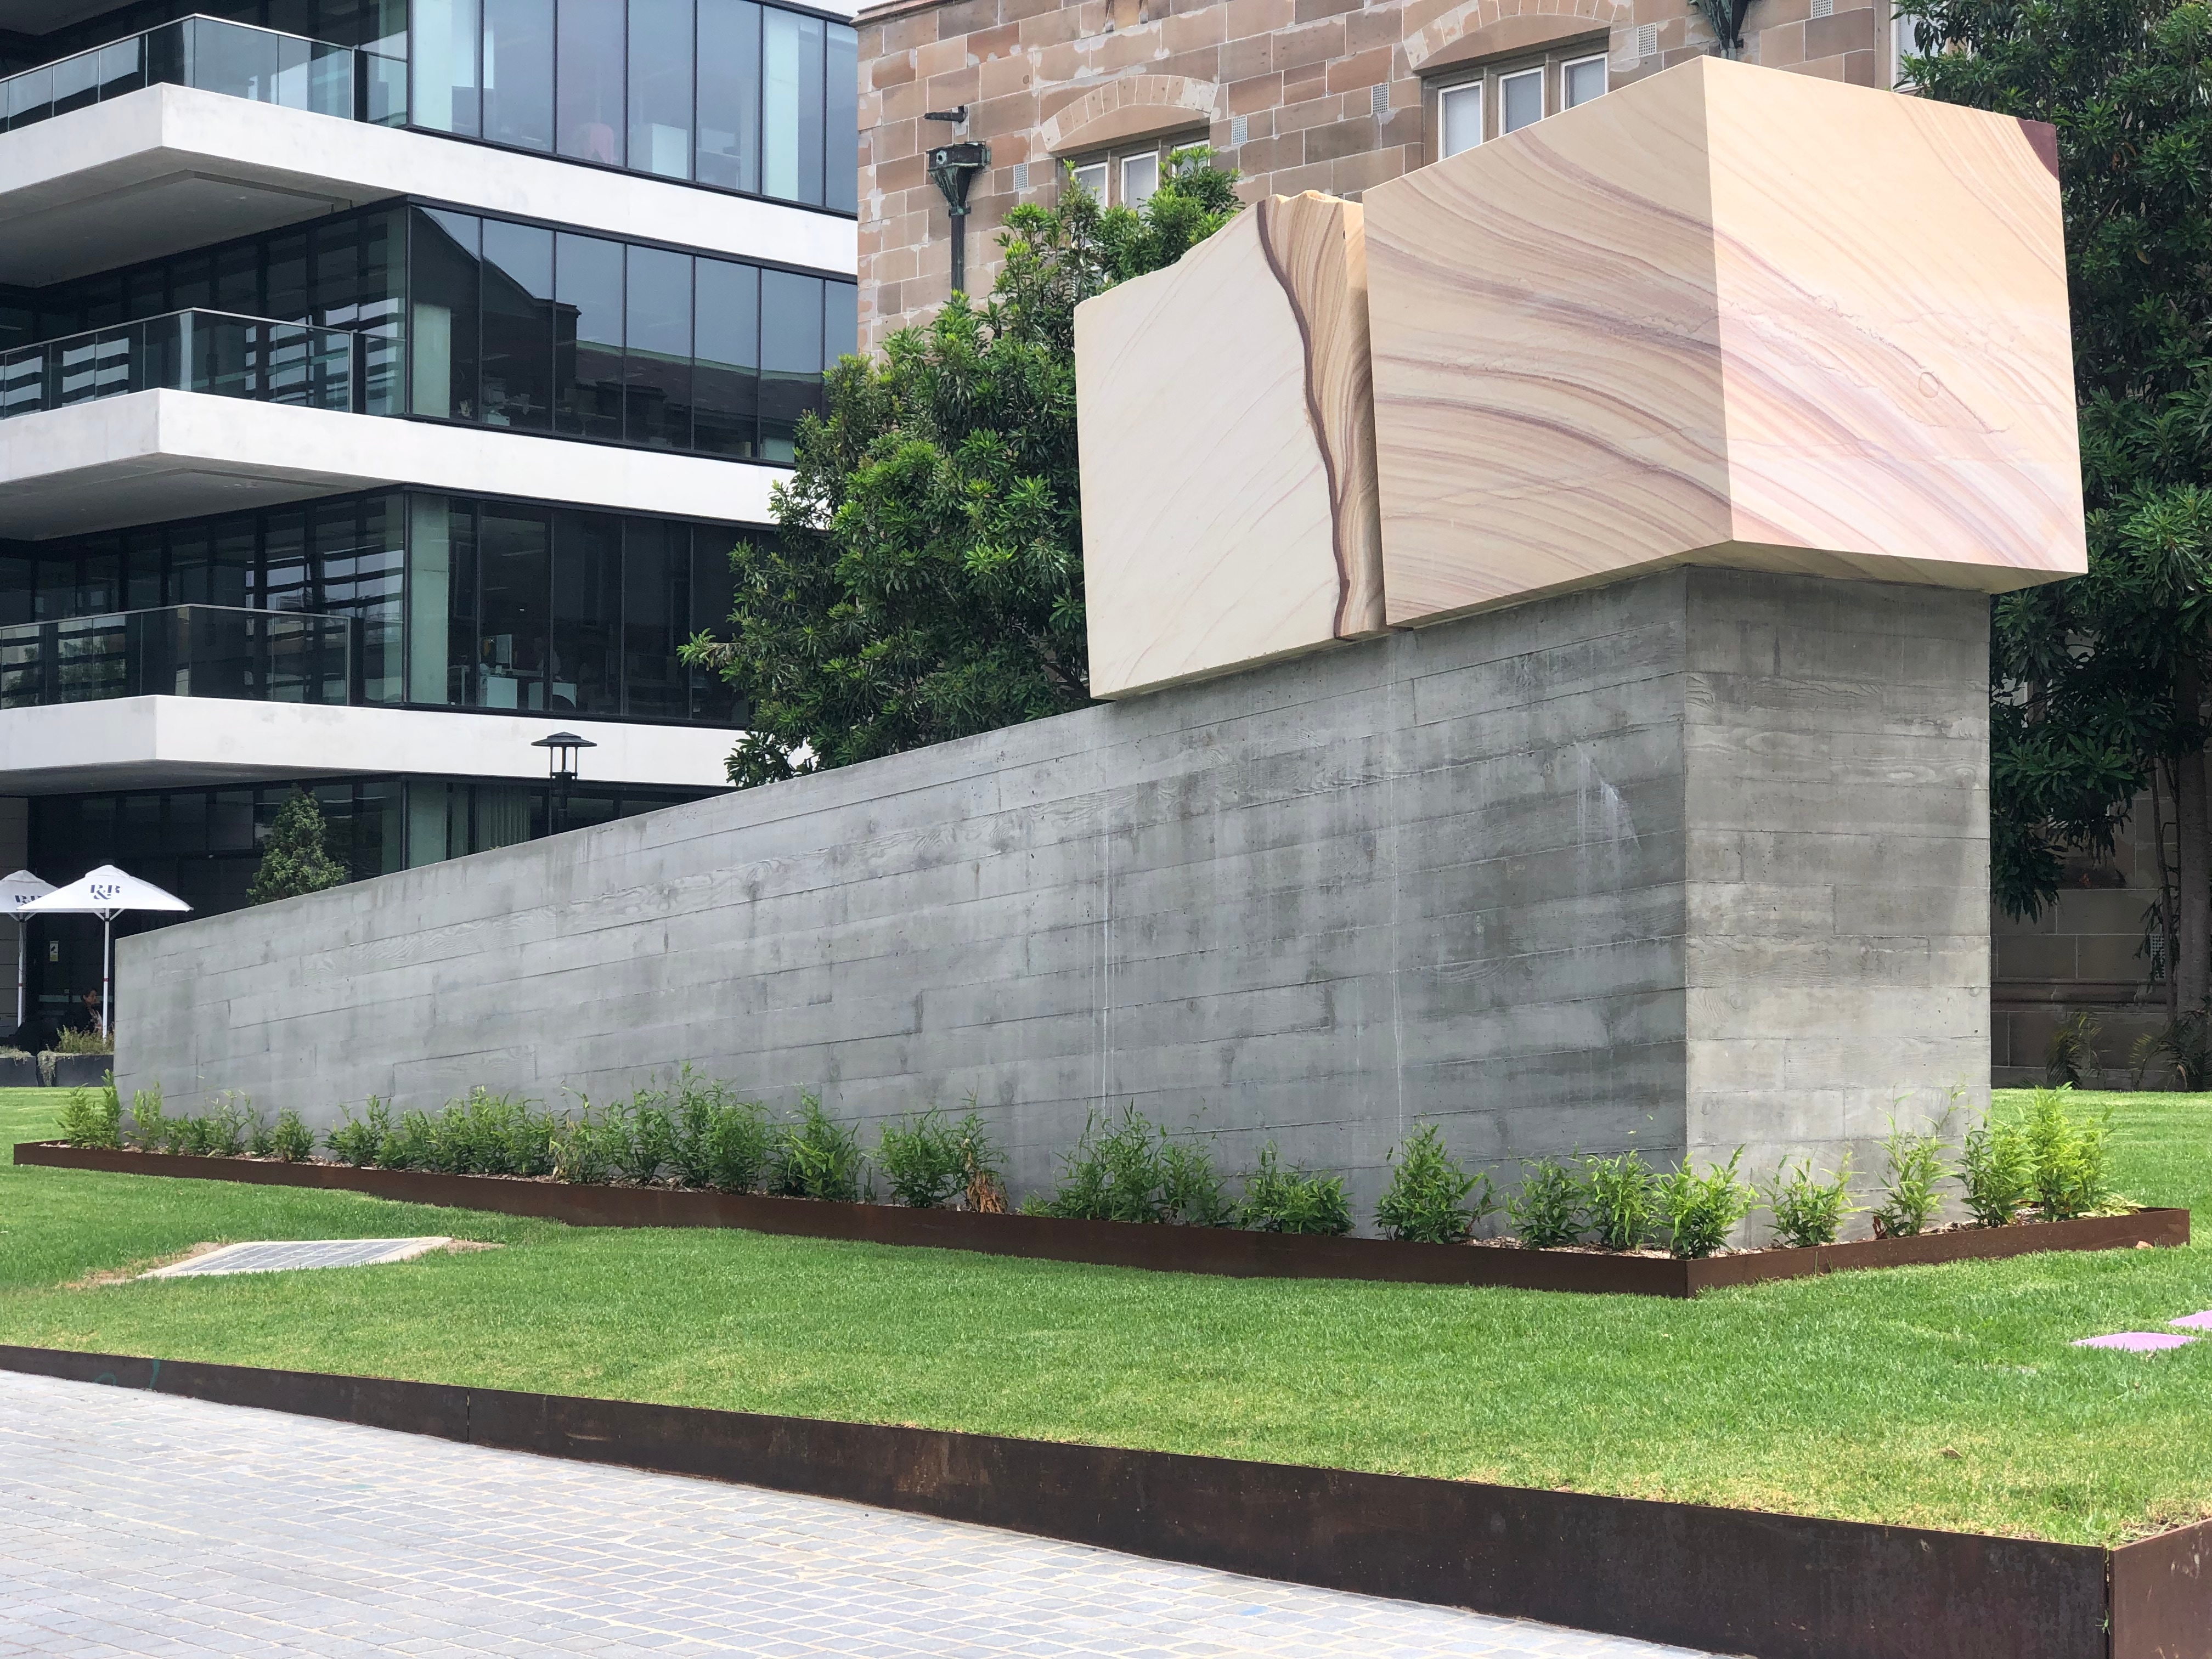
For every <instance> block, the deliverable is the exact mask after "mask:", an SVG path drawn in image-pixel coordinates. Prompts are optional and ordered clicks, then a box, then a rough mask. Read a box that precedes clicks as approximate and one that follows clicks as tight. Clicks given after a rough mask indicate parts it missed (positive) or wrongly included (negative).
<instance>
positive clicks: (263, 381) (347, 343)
mask: <svg viewBox="0 0 2212 1659" xmlns="http://www.w3.org/2000/svg"><path fill="white" fill-rule="evenodd" d="M362 358H363V351H362V337H361V336H360V335H358V334H356V333H354V332H352V331H350V330H347V329H343V328H319V327H317V326H316V325H313V324H312V323H279V322H272V321H270V319H267V318H265V317H235V316H233V315H231V314H230V313H228V312H221V311H201V310H192V311H173V312H170V313H167V314H166V315H164V316H160V317H149V318H147V319H144V320H143V321H141V322H136V323H118V324H117V325H115V326H114V327H112V328H95V329H88V330H86V331H84V332H83V333H82V334H69V335H64V336H63V337H61V338H60V339H58V340H46V341H43V342H41V343H39V344H37V345H27V346H18V347H16V348H15V349H14V350H13V351H5V352H0V421H4V420H6V419H8V418H9V416H15V415H30V414H35V413H37V412H38V411H39V410H47V409H65V408H67V407H68V406H69V405H70V404H82V403H89V402H91V401H92V400H93V399H94V398H118V397H121V396H122V395H123V394H124V393H125V392H150V391H153V390H155V389H157V388H166V389H167V390H170V391H173V392H208V393H210V394H211V395H213V396H215V397H218V398H250V399H251V400H252V401H253V402H255V403H264V404H297V405H299V406H301V407H302V408H306V409H336V410H358V409H359V408H360V407H361V403H360V395H361V388H362V368H363V362H362Z"/></svg>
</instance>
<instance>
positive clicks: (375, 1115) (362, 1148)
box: [325, 1095, 392, 1170]
mask: <svg viewBox="0 0 2212 1659" xmlns="http://www.w3.org/2000/svg"><path fill="white" fill-rule="evenodd" d="M391 1137H392V1109H391V1108H390V1107H388V1106H386V1104H385V1103H384V1102H383V1101H382V1100H381V1099H380V1098H379V1097H377V1096H375V1095H371V1096H370V1097H368V1104H367V1105H366V1106H365V1107H364V1108H363V1109H362V1115H361V1116H359V1117H356V1116H355V1115H353V1108H352V1107H350V1106H341V1107H340V1108H339V1109H338V1124H337V1127H336V1128H334V1129H332V1130H331V1132H330V1133H329V1134H328V1135H327V1136H325V1145H327V1146H329V1147H330V1149H331V1157H333V1158H336V1159H337V1161H338V1162H339V1163H341V1164H352V1165H353V1166H354V1167H355V1168H356V1169H362V1170H373V1169H376V1168H378V1167H380V1165H382V1164H383V1163H384V1143H385V1142H386V1140H388V1139H391Z"/></svg>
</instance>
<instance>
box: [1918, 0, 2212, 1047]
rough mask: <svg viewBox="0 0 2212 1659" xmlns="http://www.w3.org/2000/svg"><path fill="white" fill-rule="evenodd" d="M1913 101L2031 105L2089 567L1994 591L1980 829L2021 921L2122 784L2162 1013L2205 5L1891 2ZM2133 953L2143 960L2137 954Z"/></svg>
mask: <svg viewBox="0 0 2212 1659" xmlns="http://www.w3.org/2000/svg"><path fill="white" fill-rule="evenodd" d="M1900 9H1901V10H1903V11H1905V12H1906V13H1908V14H1910V15H1913V16H1915V17H1917V18H1918V19H1919V20H1920V22H1919V25H1918V31H1917V33H1918V44H1919V46H1920V48H1921V52H1922V55H1921V56H1918V57H1916V58H1911V59H1910V60H1909V61H1908V63H1907V65H1906V70H1907V76H1908V78H1909V79H1911V81H1912V82H1915V83H1916V84H1917V86H1918V87H1919V88H1920V89H1921V91H1922V92H1923V94H1925V95H1927V96H1929V97H1935V98H1941V99H1943V100H1947V101H1948V102H1952V103H1957V104H1966V105H1972V106H1975V107H1977V108H1980V109H1987V110H1994V111H1997V112H2002V113H2004V114H2008V115H2018V116H2026V117H2029V118H2033V119H2036V120H2041V121H2048V122H2050V123H2051V125H2053V126H2054V127H2055V128H2056V129H2057V135H2058V173H2059V183H2060V189H2061V195H2062V199H2063V207H2064V214H2065V222H2066V264H2067V279H2068V283H2069V289H2070V290H2071V295H2072V305H2073V325H2074V355H2075V381H2076V393H2077V399H2078V402H2079V404H2080V410H2081V475H2082V477H2081V481H2082V489H2083V492H2084V497H2085V501H2086V504H2087V508H2088V530H2089V572H2088V574H2087V575H2086V576H2083V577H2081V578H2079V579H2077V580H2072V581H2068V582H2061V583H2057V584H2054V585H2052V586H2046V587H2037V588H2030V589H2027V591H2025V592H2020V593H2015V594H2011V595H2008V596H2006V597H2005V598H2002V599H1999V600H1998V601H1997V602H1996V607H1995V611H1994V616H1993V622H1994V627H1993V629H1992V636H1991V656H1990V678H1991V690H1992V696H1993V705H1992V708H1991V715H1992V722H1991V753H1990V786H1991V796H1992V802H1991V814H1990V818H1991V822H1990V840H1991V857H1992V866H1993V876H1994V885H1995V888H1996V896H1997V897H1998V899H1999V900H2000V901H2001V902H2003V903H2004V905H2005V906H2006V907H2007V908H2008V909H2009V910H2011V911H2012V912H2013V913H2014V914H2015V915H2035V914H2037V913H2038V912H2039V911H2040V909H2041V908H2042V907H2043V906H2044V905H2045V904H2046V903H2048V902H2050V901H2051V899H2052V898H2053V897H2054V896H2056V894H2057V890H2058V885H2059V880H2060V877H2061V872H2062V869H2063V855H2064V854H2066V853H2068V852H2069V851H2087V852H2093V853H2098V854H2106V853H2109V852H2110V851H2111V849H2112V842H2113V836H2114V833H2115V831H2116V830H2117V829H2118V828H2119V827H2120V826H2121V825H2122V824H2124V823H2125V822H2126V821H2127V818H2128V816H2129V813H2130V811H2131V810H2132V805H2133V803H2134V802H2135V801H2136V799H2138V798H2139V797H2140V796H2141V795H2142V794H2143V793H2145V792H2146V791H2148V793H2149V795H2150V798H2151V799H2150V808H2151V811H2152V813H2153V815H2154V821H2155V827H2156V828H2157V829H2158V831H2159V833H2158V834H2157V835H2156V836H2154V838H2153V839H2154V842H2155V843H2156V844H2157V845H2158V846H2160V848H2161V849H2163V848H2164V847H2165V846H2166V841H2167V830H2168V827H2169V825H2170V826H2171V830H2172V845H2173V848H2174V854H2173V857H2172V861H2171V863H2169V862H2168V860H2167V858H2166V854H2165V853H2164V851H2163V850H2161V852H2160V889H2161V896H2160V902H2159V903H2158V905H2157V908H2156V913H2155V914H2154V915H2153V916H2152V917H2151V918H2149V919H2148V921H2149V926H2148V929H2147V931H2148V933H2150V934H2151V935H2152V937H2153V939H2154V941H2155V943H2156V945H2157V946H2158V949H2159V952H2160V954H2161V955H2163V956H2164V957H2165V958H2166V962H2167V963H2171V967H2172V971H2171V972H2170V973H2169V974H2168V975H2167V986H2168V992H2167V994H2168V997H2169V999H2170V1000H2171V1001H2172V1005H2173V1006H2175V1008H2176V1009H2177V1010H2178V1011H2182V1012H2188V1011H2194V1010H2197V1009H2200V1008H2202V1007H2203V1006H2205V1003H2206V1001H2207V998H2208V993H2212V806H2208V801H2207V793H2206V790H2207V778H2206V764H2205V744H2206V738H2207V734H2208V730H2212V720H2208V711H2207V708H2206V702H2205V698H2206V690H2207V685H2208V679H2212V635H2208V631H2207V627H2206V624H2207V622H2208V621H2212V446H2208V444H2207V438H2208V436H2212V346H2209V345H2208V335H2209V334H2212V212H2208V168H2212V9H2208V8H2207V7H2206V6H2205V5H2203V4H2183V5H2177V4H2174V3H2172V0H2027V3H2021V0H1909V3H1906V4H1905V5H1903V6H1901V7H1900ZM2154 965H2155V963H2154Z"/></svg>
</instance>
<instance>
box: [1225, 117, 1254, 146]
mask: <svg viewBox="0 0 2212 1659" xmlns="http://www.w3.org/2000/svg"><path fill="white" fill-rule="evenodd" d="M1251 131H1252V123H1251V122H1250V120H1249V119H1248V118H1245V117H1244V116H1242V115H1232V116H1231V117H1230V118H1229V147H1230V148H1231V149H1236V148H1237V145H1239V144H1241V143H1243V142H1244V140H1245V139H1246V138H1247V137H1249V136H1250V135H1251Z"/></svg>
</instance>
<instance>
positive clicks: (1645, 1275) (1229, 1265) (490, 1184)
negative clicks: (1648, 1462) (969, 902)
mask: <svg viewBox="0 0 2212 1659" xmlns="http://www.w3.org/2000/svg"><path fill="white" fill-rule="evenodd" d="M15 1162H16V1163H18V1164H38V1165H45V1166H48V1167H52V1168H58V1169H74V1170H106V1171H109V1172H112V1173H116V1174H123V1175H150V1176H179V1177H184V1178H187V1179H191V1180H200V1181H234V1182H247V1183H249V1184H253V1185H260V1186H284V1187H312V1188H325V1189H332V1190H340V1191H347V1192H358V1193H367V1194H372V1195H374V1196H375V1197H378V1198H386V1199H391V1200H395V1201H398V1202H402V1203H412V1204H428V1205H435V1206H442V1207H447V1208H453V1209H464V1210H489V1211H493V1212H497V1213H500V1214H505V1215H522V1216H532V1217H537V1218H541V1219H544V1220H550V1221H563V1222H567V1223H568V1224H570V1225H574V1226H582V1227H734V1228H742V1229H744V1230H745V1231H751V1232H763V1233H777V1234H783V1235H787V1236H795V1237H810V1238H834V1239H842V1240H847V1241H854V1242H861V1243H876V1244H898V1245H909V1246H922V1247H927V1248H933V1249H948V1250H971V1251H976V1252H980V1253H981V1254H984V1255H1007V1256H1023V1257H1028V1258H1030V1259H1033V1260H1041V1261H1078V1262H1087V1263H1090V1264H1091V1265H1094V1266H1100V1267H1142V1268H1148V1269H1151V1270H1153V1271H1156V1272H1166V1273H1209V1274H1218V1275H1223V1276H1226V1277H1230V1278H1239V1279H1366V1280H1372V1281H1380V1282H1384V1283H1395V1284H1410V1285H1496V1286H1502V1287H1505V1288H1509V1289H1518V1290H1532V1291H1586V1292H1596V1293H1609V1294H1613V1295H1625V1296H1659V1297H1691V1296H1695V1295H1697V1294H1699V1292H1700V1291H1710V1290H1718V1289H1721V1288H1723V1287H1725V1286H1728V1285H1755V1284H1761V1283H1765V1282H1766V1281H1769V1280H1772V1279H1802V1278H1807V1277H1809V1276H1811V1275H1814V1274H1816V1273H1843V1272H1849V1271H1854V1270H1856V1269H1858V1268H1862V1267H1911V1266H1917V1265H1928V1264H1933V1263H1941V1262H1946V1261H1982V1260H1991V1259H1996V1258H2002V1257H2007V1256H2015V1255H2027V1254H2029V1253H2031V1252H2033V1251H2037V1250H2053V1249H2064V1250H2103V1249H2128V1248H2130V1247H2131V1246H2133V1245H2135V1244H2136V1243H2149V1244H2160V1245H2165V1244H2186V1243H2188V1242H2189V1212H2188V1211H2186V1210H2139V1211H2137V1212H2135V1213H2134V1214H2132V1215H2125V1216H2105V1217H2096V1218H2091V1219H2088V1220H2084V1221H2060V1222H2051V1223H2033V1224H2025V1225H2019V1226H2015V1227H1990V1228H1977V1229H1974V1230H1972V1231H1964V1232H1954V1233H1933V1234H1929V1235H1928V1236H1927V1237H1921V1238H1887V1239H1868V1240H1864V1241H1863V1242H1861V1243H1851V1244H1823V1245H1820V1246H1818V1247H1816V1248H1814V1249H1801V1250H1759V1251H1746V1252H1743V1253H1741V1254H1740V1255H1723V1256H1716V1257H1713V1258H1711V1260H1708V1261H1674V1260H1671V1259H1669V1258H1668V1257H1665V1256H1653V1255H1611V1254H1608V1253H1607V1252H1603V1251H1590V1250H1522V1249H1486V1248H1479V1247H1469V1246H1467V1245H1460V1244H1412V1243H1398V1242H1395V1241H1393V1240H1389V1239H1380V1238H1322V1237H1300V1236H1297V1235H1293V1234H1287V1233H1261V1232H1249V1231H1244V1230H1243V1229H1240V1228H1231V1227H1164V1226H1147V1225H1139V1224H1135V1223H1130V1222H1120V1221H1061V1220H1058V1219H1055V1218H1052V1217H1048V1216H1030V1215H976V1214H972V1213H969V1212H964V1211H957V1210H909V1209H907V1208H905V1207H904V1206H901V1205H896V1204H843V1203H835V1202H829V1201H824V1200H815V1199H804V1198H769V1197H765V1196H763V1195H762V1194H757V1193H714V1192H695V1191H682V1190H678V1189H676V1188H664V1187H600V1186H571V1185H568V1183H566V1182H555V1181H526V1180H518V1179H514V1178H513V1177H510V1176H454V1175H434V1174H431V1173H428V1172H427V1171H424V1170H362V1169H356V1168H354V1167H353V1166H352V1165H350V1164H324V1163H305V1164H279V1163H276V1162H273V1161H270V1160H264V1159H258V1158H197V1157H192V1156H189V1155H185V1154H181V1153H172V1152H108V1151H100V1150H94V1149H87V1148H79V1147H74V1146H64V1145H62V1144H61V1143H60V1142H58V1141H19V1142H17V1143H16V1145H15Z"/></svg>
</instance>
